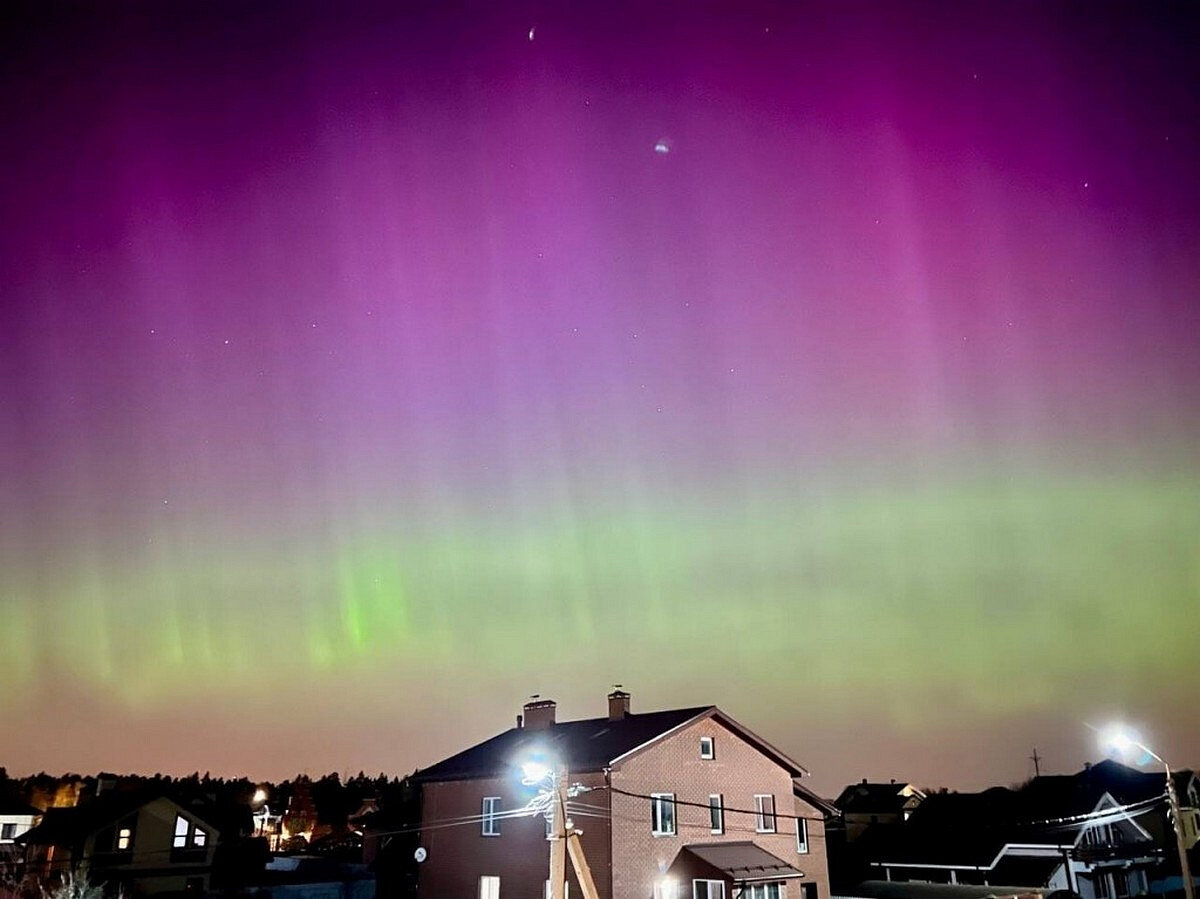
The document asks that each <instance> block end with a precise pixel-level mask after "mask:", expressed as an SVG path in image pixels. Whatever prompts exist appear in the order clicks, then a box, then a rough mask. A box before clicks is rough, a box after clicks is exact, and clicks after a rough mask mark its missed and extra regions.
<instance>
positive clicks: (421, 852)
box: [413, 846, 429, 862]
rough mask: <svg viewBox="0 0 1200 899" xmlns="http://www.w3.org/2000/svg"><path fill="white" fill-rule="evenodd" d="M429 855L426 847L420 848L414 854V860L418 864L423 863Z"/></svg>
mask: <svg viewBox="0 0 1200 899" xmlns="http://www.w3.org/2000/svg"><path fill="white" fill-rule="evenodd" d="M428 855H429V853H428V852H426V851H425V847H424V846H418V847H417V851H416V852H414V853H413V858H415V859H416V860H417V861H418V862H423V861H425V859H426V857H428Z"/></svg>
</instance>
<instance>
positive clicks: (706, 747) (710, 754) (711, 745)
mask: <svg viewBox="0 0 1200 899" xmlns="http://www.w3.org/2000/svg"><path fill="white" fill-rule="evenodd" d="M716 757H717V747H716V742H715V741H714V740H713V738H712V737H701V738H700V758H702V759H715V758H716Z"/></svg>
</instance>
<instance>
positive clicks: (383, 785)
mask: <svg viewBox="0 0 1200 899" xmlns="http://www.w3.org/2000/svg"><path fill="white" fill-rule="evenodd" d="M128 790H138V791H142V790H145V791H147V792H153V791H161V792H163V793H166V794H170V795H173V796H182V797H187V798H197V799H205V800H207V801H209V802H213V803H216V804H217V805H221V806H240V807H243V808H246V809H252V810H254V811H258V810H259V809H260V808H261V807H262V805H263V804H264V802H265V804H266V805H267V807H268V808H269V809H270V811H271V814H272V815H281V814H293V815H299V816H311V818H312V821H313V824H315V825H321V826H322V829H325V828H328V829H331V830H339V829H341V828H344V827H345V826H346V822H347V820H348V819H349V818H350V817H351V816H352V815H354V814H355V813H356V812H358V811H359V810H360V809H362V808H363V807H364V805H366V804H368V803H371V802H373V804H374V805H375V806H377V807H378V808H379V809H380V810H389V809H390V810H393V811H395V810H398V808H399V807H401V806H403V805H404V804H405V803H406V802H407V801H409V799H410V791H409V789H408V786H407V782H406V781H405V780H404V779H402V778H399V777H388V776H387V775H386V774H384V773H382V772H381V773H379V774H377V775H374V776H372V775H368V774H366V773H364V772H362V771H359V772H358V774H356V775H354V776H350V777H346V779H345V780H343V779H342V776H341V775H339V774H337V773H336V772H335V773H331V774H326V775H324V776H322V777H319V778H316V779H313V778H311V777H310V776H308V775H307V774H297V775H296V776H295V777H292V778H290V779H288V780H283V781H278V782H272V781H252V780H250V779H249V778H246V777H236V778H224V777H213V776H212V775H211V774H210V773H209V772H205V773H204V774H201V773H200V772H199V771H197V772H194V773H192V774H189V775H187V776H185V777H173V776H171V775H167V774H151V775H142V774H110V773H101V774H98V775H90V774H88V775H83V774H74V773H67V774H59V775H54V774H47V773H45V772H40V773H38V774H32V775H29V776H28V777H10V776H9V775H8V772H7V771H6V770H5V769H4V768H3V767H0V799H3V798H7V799H8V800H9V801H10V802H12V801H15V802H19V803H22V804H24V805H28V806H31V807H33V808H35V809H37V810H38V811H45V810H46V809H48V808H55V807H64V806H72V805H77V804H79V803H81V802H87V801H88V800H90V799H93V798H95V797H96V796H97V795H98V794H101V793H104V792H106V791H128ZM259 791H262V792H261V793H260V792H259ZM256 797H258V798H257V799H256Z"/></svg>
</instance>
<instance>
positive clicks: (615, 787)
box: [413, 690, 829, 899]
mask: <svg viewBox="0 0 1200 899" xmlns="http://www.w3.org/2000/svg"><path fill="white" fill-rule="evenodd" d="M524 713H525V714H524V716H523V721H522V718H518V721H517V727H515V728H512V729H510V730H508V731H505V732H504V733H502V734H499V735H498V736H496V737H493V738H492V739H490V740H487V741H485V742H483V743H481V744H479V745H477V746H474V747H472V748H470V749H467V750H465V751H463V752H460V753H458V754H457V755H453V756H451V757H450V758H447V759H445V760H443V761H441V762H439V763H437V764H436V765H433V766H431V767H429V768H427V769H425V770H423V771H418V772H417V773H416V774H415V775H414V778H413V779H414V781H415V782H417V783H418V784H419V785H420V787H421V791H422V795H421V822H422V824H421V834H420V839H421V849H420V850H418V855H419V856H420V857H421V858H422V859H423V861H422V862H421V864H420V866H419V869H418V878H419V891H420V893H421V894H422V895H428V896H454V897H479V899H506V897H514V899H515V897H536V896H540V895H542V894H543V892H544V891H545V890H546V889H547V888H548V886H549V883H548V879H547V875H548V859H549V842H548V841H547V834H548V824H547V822H546V821H545V820H544V819H543V817H541V816H540V815H536V814H534V815H531V814H530V812H529V810H528V807H529V803H530V801H531V799H533V798H534V797H535V796H536V795H537V794H538V787H537V786H527V785H525V784H524V783H523V782H522V765H523V764H525V763H526V762H528V761H531V760H534V759H540V760H543V761H544V762H546V763H548V764H551V765H553V764H562V765H566V766H567V767H568V768H569V777H568V782H569V783H570V784H573V785H574V784H578V785H580V786H581V787H582V788H583V790H584V792H579V793H578V794H577V795H576V796H575V797H574V798H572V799H571V800H570V802H569V804H568V808H567V811H568V818H569V819H570V821H571V822H572V823H573V826H574V828H575V829H577V830H579V831H581V837H580V843H581V845H582V848H583V851H584V853H585V855H586V857H587V862H588V865H589V867H590V868H591V872H592V875H593V878H594V880H595V883H596V887H597V890H598V892H599V895H600V896H601V897H603V899H614V897H616V899H738V897H745V899H751V897H753V899H829V881H828V872H827V866H826V859H825V840H824V818H825V814H826V811H827V806H826V808H821V807H819V805H818V804H817V803H816V802H814V801H813V800H814V799H815V797H812V795H811V794H810V793H808V791H807V790H799V791H798V790H796V788H795V780H796V779H797V778H800V777H802V776H804V775H806V774H807V772H806V771H805V770H804V768H803V767H801V766H800V765H799V764H798V763H796V762H795V761H793V760H792V759H791V758H789V757H788V756H787V755H785V754H784V753H783V752H781V751H780V750H778V749H776V748H775V747H773V746H772V745H771V744H769V743H767V742H766V741H765V740H763V739H762V738H761V737H759V736H757V735H756V734H754V733H753V732H751V731H749V730H748V729H747V728H745V727H744V726H742V725H741V724H739V723H738V722H736V721H735V720H733V719H732V718H730V717H729V716H728V715H727V714H725V713H724V712H722V711H721V710H720V709H717V708H716V707H714V706H706V707H700V708H691V709H671V710H667V711H659V712H650V713H645V714H634V713H633V712H631V711H630V697H629V694H628V693H624V692H621V691H619V690H618V691H616V692H614V693H612V694H610V695H609V697H608V714H607V715H606V716H604V717H601V718H590V719H586V720H581V721H566V722H558V721H557V720H556V704H555V703H554V702H553V701H548V700H547V701H539V702H531V703H528V704H527V705H526V706H525V708H524ZM542 786H543V788H544V787H545V786H548V781H546V782H543V784H542ZM464 822H465V823H464ZM567 869H568V895H569V896H571V897H577V899H578V897H581V896H582V895H583V894H582V892H581V891H580V887H579V883H578V881H577V880H576V878H575V875H574V873H573V872H572V871H571V866H570V865H569V864H568V866H567Z"/></svg>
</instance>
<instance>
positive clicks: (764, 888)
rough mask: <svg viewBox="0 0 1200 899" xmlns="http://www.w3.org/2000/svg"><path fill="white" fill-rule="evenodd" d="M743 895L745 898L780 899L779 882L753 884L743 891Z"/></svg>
mask: <svg viewBox="0 0 1200 899" xmlns="http://www.w3.org/2000/svg"><path fill="white" fill-rule="evenodd" d="M742 895H743V896H744V897H745V899H779V884H777V883H755V884H751V885H750V886H749V887H747V888H746V889H745V890H744V891H743V892H742Z"/></svg>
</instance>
